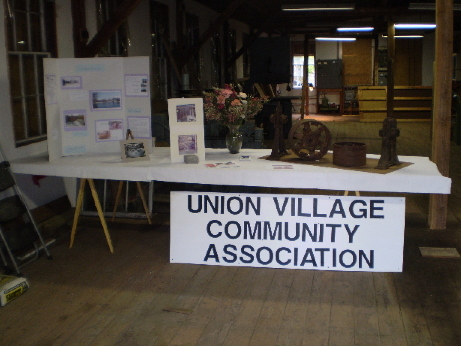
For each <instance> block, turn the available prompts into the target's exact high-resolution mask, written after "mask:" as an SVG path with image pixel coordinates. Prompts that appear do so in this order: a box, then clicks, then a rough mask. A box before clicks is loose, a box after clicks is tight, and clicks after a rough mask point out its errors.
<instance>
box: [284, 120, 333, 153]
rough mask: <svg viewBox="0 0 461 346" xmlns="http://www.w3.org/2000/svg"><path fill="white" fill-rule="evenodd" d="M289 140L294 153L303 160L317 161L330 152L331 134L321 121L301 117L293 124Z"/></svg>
mask: <svg viewBox="0 0 461 346" xmlns="http://www.w3.org/2000/svg"><path fill="white" fill-rule="evenodd" d="M288 140H289V144H290V147H291V150H292V151H293V153H295V154H296V155H298V156H299V157H300V158H301V159H303V160H306V161H315V160H319V159H321V158H322V157H323V155H325V154H326V153H327V152H328V149H329V147H330V142H331V134H330V130H328V128H327V127H326V126H325V125H324V124H322V123H321V122H320V121H317V120H310V119H301V120H298V121H297V122H296V123H295V124H294V125H293V126H292V128H291V130H290V133H289V135H288Z"/></svg>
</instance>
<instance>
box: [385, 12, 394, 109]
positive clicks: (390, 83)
mask: <svg viewBox="0 0 461 346" xmlns="http://www.w3.org/2000/svg"><path fill="white" fill-rule="evenodd" d="M394 61H395V27H394V21H393V20H389V21H388V22H387V102H386V104H387V116H388V117H394Z"/></svg>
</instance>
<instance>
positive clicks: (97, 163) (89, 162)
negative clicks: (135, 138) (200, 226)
mask: <svg viewBox="0 0 461 346" xmlns="http://www.w3.org/2000/svg"><path fill="white" fill-rule="evenodd" d="M270 152H271V150H268V149H244V150H241V152H240V154H237V155H232V154H229V153H228V151H227V150H226V149H206V161H205V162H200V163H199V164H184V163H171V162H170V149H169V148H154V154H153V155H151V160H150V161H135V162H130V163H124V162H122V160H121V158H120V154H119V153H117V154H88V155H84V156H67V157H62V158H59V159H57V160H54V161H51V162H50V161H48V158H47V157H46V156H39V157H30V158H25V159H20V160H14V161H11V168H12V171H13V172H14V173H22V174H37V175H48V176H61V177H75V178H88V179H113V180H129V181H152V180H158V181H169V182H183V183H195V184H216V185H243V186H262V187H280V188H308V189H325V190H338V191H341V190H349V191H375V192H401V193H435V194H449V193H450V188H451V179H450V178H447V177H444V176H442V175H441V174H440V173H439V171H438V169H437V166H436V165H435V164H434V163H433V162H432V161H430V160H429V159H428V158H427V157H418V156H399V159H400V161H402V162H411V163H413V164H412V165H410V166H408V167H405V168H402V169H399V170H396V171H394V172H390V173H387V174H373V173H368V172H364V171H354V170H345V169H341V168H339V167H338V168H331V167H322V165H319V164H313V165H306V164H299V165H298V164H293V169H274V165H277V164H284V163H283V162H278V161H268V160H260V159H259V158H260V157H262V156H265V155H269V154H270ZM240 155H249V156H250V158H251V161H239V157H240ZM367 157H373V158H379V156H378V155H367ZM229 161H232V162H235V165H234V167H231V166H227V167H228V168H222V167H221V168H219V167H218V168H207V167H205V163H218V162H221V163H225V162H229ZM236 166H238V167H236Z"/></svg>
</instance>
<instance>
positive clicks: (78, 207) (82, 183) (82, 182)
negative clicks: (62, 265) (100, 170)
mask: <svg viewBox="0 0 461 346" xmlns="http://www.w3.org/2000/svg"><path fill="white" fill-rule="evenodd" d="M87 180H88V184H89V186H90V190H91V194H92V196H93V201H94V204H95V205H96V210H97V211H98V215H99V219H100V220H101V225H102V228H103V230H104V234H105V235H106V240H107V244H108V245H109V250H110V252H112V253H113V252H114V247H113V246H112V240H111V239H110V234H109V229H108V228H107V224H106V220H105V219H104V213H103V211H102V207H101V203H100V202H99V197H98V193H97V191H96V188H95V186H94V181H93V179H89V178H82V179H81V180H80V188H79V191H78V196H77V205H76V206H75V214H74V222H73V224H72V231H71V233H70V244H69V248H72V245H73V244H74V239H75V233H76V230H77V223H78V218H79V216H80V211H81V209H82V203H83V197H84V195H85V183H86V181H87Z"/></svg>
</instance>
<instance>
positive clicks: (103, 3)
mask: <svg viewBox="0 0 461 346" xmlns="http://www.w3.org/2000/svg"><path fill="white" fill-rule="evenodd" d="M121 2H122V0H98V1H96V8H97V12H98V26H99V27H101V26H102V25H103V24H104V23H105V22H107V21H108V20H109V19H110V17H111V16H112V14H113V13H114V12H115V10H116V9H117V6H118V5H119V4H120V3H121ZM127 26H128V25H127V23H126V22H123V23H122V24H121V25H120V26H119V27H118V29H117V30H116V31H115V32H114V34H113V35H112V36H111V37H110V39H109V41H108V42H107V44H106V45H105V46H104V47H103V48H102V49H101V50H100V51H99V53H98V56H101V57H103V56H104V57H110V56H128V35H127V31H128V30H127Z"/></svg>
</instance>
